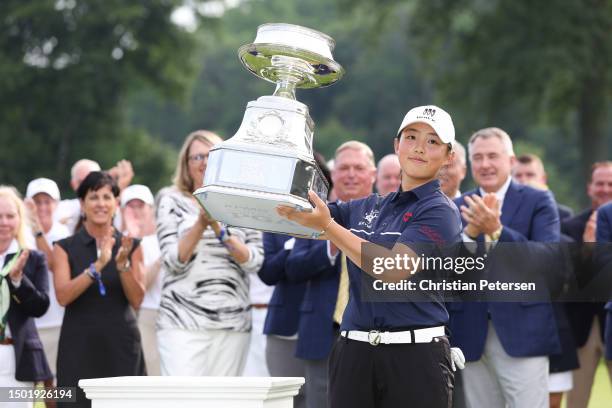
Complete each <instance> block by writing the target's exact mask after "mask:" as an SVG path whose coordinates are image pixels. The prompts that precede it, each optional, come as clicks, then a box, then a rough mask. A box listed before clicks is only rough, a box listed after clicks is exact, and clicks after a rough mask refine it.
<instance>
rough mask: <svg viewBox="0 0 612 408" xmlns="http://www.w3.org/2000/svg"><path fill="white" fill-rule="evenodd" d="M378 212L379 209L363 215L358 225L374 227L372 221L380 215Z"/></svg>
mask: <svg viewBox="0 0 612 408" xmlns="http://www.w3.org/2000/svg"><path fill="white" fill-rule="evenodd" d="M378 214H379V211H378V210H372V211H370V212H369V213H366V215H364V216H363V220H362V221H359V224H358V225H362V226H365V227H366V228H372V221H374V219H376V218H377V217H378Z"/></svg>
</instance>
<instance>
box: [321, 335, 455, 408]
mask: <svg viewBox="0 0 612 408" xmlns="http://www.w3.org/2000/svg"><path fill="white" fill-rule="evenodd" d="M453 387H454V375H453V371H452V369H451V356H450V345H449V343H448V340H447V339H446V337H440V338H436V339H434V341H432V342H431V343H416V344H379V345H377V346H372V345H371V344H369V343H366V342H361V341H356V340H349V339H346V338H345V337H338V339H337V340H336V343H335V345H334V348H333V349H332V353H331V356H330V364H329V408H404V407H405V408H451V407H452V405H453V402H452V400H453V398H452V396H453Z"/></svg>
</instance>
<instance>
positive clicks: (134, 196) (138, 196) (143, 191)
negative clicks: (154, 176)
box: [121, 184, 155, 207]
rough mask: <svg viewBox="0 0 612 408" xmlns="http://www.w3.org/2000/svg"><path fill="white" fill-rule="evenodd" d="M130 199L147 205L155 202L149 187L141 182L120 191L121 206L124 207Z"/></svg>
mask: <svg viewBox="0 0 612 408" xmlns="http://www.w3.org/2000/svg"><path fill="white" fill-rule="evenodd" d="M132 200H140V201H142V202H144V203H145V204H148V205H153V203H154V202H155V200H154V199H153V194H152V193H151V190H149V187H147V186H143V185H142V184H132V185H131V186H128V187H126V188H125V189H124V190H123V191H122V192H121V207H125V206H126V204H127V203H129V202H130V201H132Z"/></svg>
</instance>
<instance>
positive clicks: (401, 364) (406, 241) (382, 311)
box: [277, 106, 461, 408]
mask: <svg viewBox="0 0 612 408" xmlns="http://www.w3.org/2000/svg"><path fill="white" fill-rule="evenodd" d="M454 140H455V130H454V126H453V123H452V120H451V117H450V116H449V115H448V113H446V112H445V111H444V110H442V109H440V108H439V107H436V106H421V107H416V108H414V109H412V110H410V111H409V112H408V113H407V114H406V116H405V117H404V120H403V121H402V124H401V126H400V127H399V130H398V132H397V135H396V137H395V140H394V148H395V153H396V154H397V155H398V157H399V160H400V163H401V168H402V184H401V188H400V189H399V191H397V192H395V193H391V194H389V195H387V196H386V197H381V196H378V195H377V194H372V195H371V196H369V197H368V198H365V199H361V200H353V201H350V202H336V203H331V204H329V205H327V204H325V203H324V202H323V201H322V200H321V199H320V198H319V197H318V196H317V195H316V194H314V193H313V192H312V191H311V192H310V200H311V202H312V203H313V205H314V209H313V210H312V212H305V211H298V210H296V209H294V208H292V207H288V206H279V207H277V212H278V214H279V215H281V216H283V217H286V218H287V219H289V220H290V221H294V222H297V223H298V224H300V225H302V226H305V227H308V228H312V229H315V230H317V231H320V238H323V239H328V240H330V241H331V242H333V243H334V244H335V245H336V246H337V247H338V248H339V249H340V250H341V251H342V252H343V253H344V254H345V255H346V257H347V258H348V260H349V262H348V275H349V278H350V290H349V291H350V295H349V301H348V305H347V306H346V309H345V311H344V314H343V318H342V322H341V325H340V337H338V339H337V341H336V344H335V345H334V349H333V350H332V354H331V358H330V366H329V381H330V383H329V406H330V407H331V408H341V407H351V408H355V407H364V408H365V407H368V408H371V407H376V408H395V407H399V406H417V407H421V406H427V407H448V406H451V402H452V389H453V382H454V378H453V377H454V376H453V373H452V367H453V363H452V360H451V351H450V346H449V342H448V340H447V338H446V336H445V325H446V323H447V322H448V313H447V311H446V309H445V307H444V303H443V301H442V299H441V298H436V294H433V295H431V297H430V300H429V301H427V302H412V301H410V300H407V301H402V302H366V301H364V300H363V299H362V293H361V290H360V285H361V284H362V283H363V282H362V277H363V275H362V274H367V275H371V276H372V277H375V278H376V279H381V280H382V281H383V282H384V281H387V282H399V281H401V280H403V279H409V278H410V276H411V275H412V274H414V273H417V272H419V271H418V270H401V269H400V270H389V271H385V273H383V274H373V271H372V270H370V268H369V267H367V266H366V265H363V264H362V261H363V259H364V257H363V256H362V255H366V256H365V258H367V257H368V256H369V255H371V254H364V253H362V250H363V248H364V246H363V245H362V244H364V243H368V242H369V243H371V244H370V245H369V246H368V248H373V249H370V250H373V251H376V252H377V253H378V252H380V253H381V254H385V255H386V256H388V257H392V256H394V255H395V254H398V253H399V254H402V256H404V257H405V256H407V257H410V258H416V257H418V256H419V255H420V256H423V255H427V254H423V252H424V251H423V248H422V247H423V244H430V245H428V246H429V247H431V248H432V249H433V248H434V247H435V246H436V245H440V244H444V245H448V244H452V243H455V242H460V241H461V219H460V216H459V211H458V210H457V208H456V207H455V206H454V205H453V203H452V202H451V201H450V200H449V199H448V198H446V196H445V195H444V194H443V193H442V192H441V191H440V183H439V181H438V180H437V175H438V172H439V170H440V169H441V168H442V166H444V165H446V164H448V163H449V162H450V161H451V160H452V159H453V155H454V152H453V150H452V146H453V142H454ZM372 244H376V245H372ZM417 245H418V249H417ZM389 247H391V248H392V249H391V250H388V249H386V248H389Z"/></svg>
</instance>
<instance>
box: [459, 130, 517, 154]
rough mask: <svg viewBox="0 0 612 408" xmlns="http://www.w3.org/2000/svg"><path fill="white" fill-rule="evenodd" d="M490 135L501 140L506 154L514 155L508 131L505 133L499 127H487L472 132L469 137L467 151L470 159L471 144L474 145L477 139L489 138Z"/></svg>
mask: <svg viewBox="0 0 612 408" xmlns="http://www.w3.org/2000/svg"><path fill="white" fill-rule="evenodd" d="M491 137H496V138H498V139H499V140H501V142H502V144H503V145H504V148H505V149H506V152H507V153H508V155H510V156H514V148H513V147H512V139H510V136H509V135H508V133H506V132H505V131H503V130H502V129H500V128H496V127H489V128H484V129H480V130H478V131H476V133H474V134H473V135H472V137H470V141H469V142H468V153H469V154H470V160H471V159H472V146H473V145H474V142H475V141H476V140H478V139H489V138H491Z"/></svg>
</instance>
